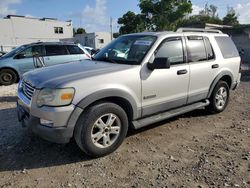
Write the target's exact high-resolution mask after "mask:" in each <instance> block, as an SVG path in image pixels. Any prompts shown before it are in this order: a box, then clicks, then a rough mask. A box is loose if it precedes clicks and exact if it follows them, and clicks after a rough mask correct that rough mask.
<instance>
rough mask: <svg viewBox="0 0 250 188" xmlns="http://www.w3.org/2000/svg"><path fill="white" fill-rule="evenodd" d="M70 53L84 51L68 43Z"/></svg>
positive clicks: (81, 52)
mask: <svg viewBox="0 0 250 188" xmlns="http://www.w3.org/2000/svg"><path fill="white" fill-rule="evenodd" d="M66 47H67V49H68V51H69V53H70V54H84V51H83V50H82V49H80V48H79V47H78V46H74V45H67V46H66Z"/></svg>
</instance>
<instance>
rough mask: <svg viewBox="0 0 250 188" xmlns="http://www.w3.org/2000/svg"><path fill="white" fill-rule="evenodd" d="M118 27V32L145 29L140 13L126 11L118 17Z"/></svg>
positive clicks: (124, 32)
mask: <svg viewBox="0 0 250 188" xmlns="http://www.w3.org/2000/svg"><path fill="white" fill-rule="evenodd" d="M118 24H120V25H121V27H120V30H119V32H120V34H127V33H137V32H141V31H144V30H145V28H146V27H145V24H144V19H143V17H142V15H141V14H135V13H134V12H131V11H128V12H127V13H126V14H124V15H123V16H122V17H121V18H119V19H118Z"/></svg>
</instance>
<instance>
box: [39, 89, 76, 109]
mask: <svg viewBox="0 0 250 188" xmlns="http://www.w3.org/2000/svg"><path fill="white" fill-rule="evenodd" d="M74 95H75V89H74V88H65V89H49V88H45V89H42V90H41V91H40V92H39V94H38V97H37V105H38V106H39V107H41V106H67V105H69V104H71V102H72V100H73V98H74Z"/></svg>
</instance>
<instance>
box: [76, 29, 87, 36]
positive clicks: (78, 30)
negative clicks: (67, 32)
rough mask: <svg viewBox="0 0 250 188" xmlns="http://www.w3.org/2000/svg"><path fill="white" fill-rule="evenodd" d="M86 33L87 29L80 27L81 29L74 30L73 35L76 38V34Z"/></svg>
mask: <svg viewBox="0 0 250 188" xmlns="http://www.w3.org/2000/svg"><path fill="white" fill-rule="evenodd" d="M84 33H86V31H85V29H83V28H81V27H79V28H77V29H76V28H73V35H74V36H75V35H76V34H84Z"/></svg>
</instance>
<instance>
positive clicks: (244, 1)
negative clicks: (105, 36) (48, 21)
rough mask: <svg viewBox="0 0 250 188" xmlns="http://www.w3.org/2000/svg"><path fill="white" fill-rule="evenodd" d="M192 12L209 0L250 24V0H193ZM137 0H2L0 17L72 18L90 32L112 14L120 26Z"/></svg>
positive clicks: (106, 22)
mask: <svg viewBox="0 0 250 188" xmlns="http://www.w3.org/2000/svg"><path fill="white" fill-rule="evenodd" d="M191 1H192V4H193V13H192V14H198V13H199V11H200V10H202V9H203V8H204V6H205V4H206V3H208V4H214V5H216V6H217V7H218V11H219V16H220V17H224V16H225V14H226V12H227V7H228V6H230V7H233V8H234V9H235V10H236V12H237V13H238V14H239V21H240V23H242V24H250V0H206V1H203V0H191ZM138 2H139V1H138V0H0V17H4V16H6V15H8V14H17V15H23V16H30V17H38V18H43V17H49V18H57V19H58V20H65V21H67V20H72V21H73V25H74V27H83V28H85V29H86V31H87V32H94V31H109V30H110V17H112V19H113V30H114V31H117V30H118V29H119V26H118V24H117V19H118V18H119V17H121V16H122V15H123V14H125V13H126V12H127V11H133V12H135V13H139V12H140V9H139V7H138Z"/></svg>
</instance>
